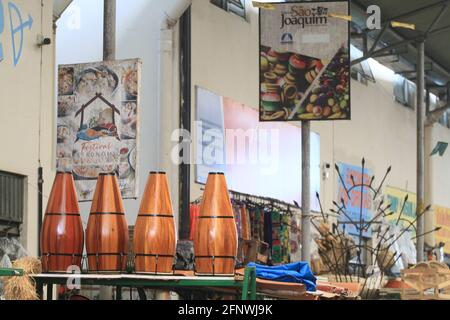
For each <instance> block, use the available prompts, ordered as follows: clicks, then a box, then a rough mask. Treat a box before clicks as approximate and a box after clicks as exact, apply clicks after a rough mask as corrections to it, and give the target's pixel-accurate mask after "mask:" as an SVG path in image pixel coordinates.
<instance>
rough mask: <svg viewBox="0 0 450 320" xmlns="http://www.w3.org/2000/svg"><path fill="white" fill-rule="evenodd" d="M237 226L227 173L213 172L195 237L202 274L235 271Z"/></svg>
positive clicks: (196, 257)
mask: <svg viewBox="0 0 450 320" xmlns="http://www.w3.org/2000/svg"><path fill="white" fill-rule="evenodd" d="M237 246H238V243H237V229H236V221H235V220H234V214H233V209H232V206H231V201H230V197H229V195H228V189H227V183H226V180H225V176H224V174H223V173H210V174H209V177H208V181H207V183H206V187H205V192H204V195H203V201H202V204H201V208H200V215H199V216H198V218H197V227H196V231H195V237H194V252H195V271H196V273H197V274H198V275H213V276H216V275H219V276H225V275H234V273H235V261H236V256H237Z"/></svg>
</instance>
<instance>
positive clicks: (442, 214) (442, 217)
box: [434, 206, 450, 254]
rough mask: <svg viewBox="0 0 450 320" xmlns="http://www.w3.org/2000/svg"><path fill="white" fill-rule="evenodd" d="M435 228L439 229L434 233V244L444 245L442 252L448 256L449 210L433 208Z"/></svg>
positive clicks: (449, 248)
mask: <svg viewBox="0 0 450 320" xmlns="http://www.w3.org/2000/svg"><path fill="white" fill-rule="evenodd" d="M434 219H435V221H434V222H435V226H436V227H440V228H441V229H439V231H437V232H436V233H435V239H436V244H439V243H440V242H443V243H445V247H444V252H445V253H446V254H450V209H449V208H445V207H440V206H434Z"/></svg>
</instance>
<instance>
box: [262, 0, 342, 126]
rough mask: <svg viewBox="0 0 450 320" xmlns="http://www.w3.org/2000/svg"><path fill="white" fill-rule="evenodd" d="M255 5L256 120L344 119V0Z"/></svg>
mask: <svg viewBox="0 0 450 320" xmlns="http://www.w3.org/2000/svg"><path fill="white" fill-rule="evenodd" d="M272 5H273V7H272V9H270V10H269V9H260V10H259V15H260V16H259V18H260V92H259V96H260V121H300V120H349V119H350V116H351V108H350V56H349V52H350V38H349V26H350V24H349V21H348V19H344V18H342V17H347V16H348V14H349V10H350V9H349V3H348V2H347V1H330V2H327V1H326V2H324V1H321V2H289V3H272Z"/></svg>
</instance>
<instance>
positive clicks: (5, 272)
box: [0, 268, 23, 277]
mask: <svg viewBox="0 0 450 320" xmlns="http://www.w3.org/2000/svg"><path fill="white" fill-rule="evenodd" d="M21 276H23V270H21V269H1V268H0V277H21Z"/></svg>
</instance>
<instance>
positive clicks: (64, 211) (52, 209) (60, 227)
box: [40, 172, 84, 273]
mask: <svg viewBox="0 0 450 320" xmlns="http://www.w3.org/2000/svg"><path fill="white" fill-rule="evenodd" d="M40 240H41V241H40V242H41V252H42V257H41V261H42V270H43V272H58V273H65V272H67V271H68V269H69V267H72V266H76V267H78V268H80V269H81V260H82V254H83V245H84V233H83V224H82V222H81V217H80V208H79V207H78V199H77V193H76V190H75V183H74V181H73V176H72V173H68V172H58V173H57V174H56V177H55V181H54V183H53V187H52V191H51V193H50V197H49V199H48V203H47V209H46V211H45V218H44V222H43V225H42V230H41V239H40Z"/></svg>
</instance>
